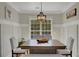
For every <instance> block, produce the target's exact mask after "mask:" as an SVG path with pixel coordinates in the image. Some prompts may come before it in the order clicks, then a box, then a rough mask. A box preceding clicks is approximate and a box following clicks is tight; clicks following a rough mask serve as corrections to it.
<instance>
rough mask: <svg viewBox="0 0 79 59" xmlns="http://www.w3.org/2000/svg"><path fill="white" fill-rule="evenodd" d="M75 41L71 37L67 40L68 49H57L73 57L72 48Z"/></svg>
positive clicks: (59, 52)
mask: <svg viewBox="0 0 79 59" xmlns="http://www.w3.org/2000/svg"><path fill="white" fill-rule="evenodd" d="M73 43H74V39H73V38H72V37H70V38H69V39H68V42H67V45H68V46H67V48H66V49H57V53H58V54H61V55H65V56H71V57H72V49H73Z"/></svg>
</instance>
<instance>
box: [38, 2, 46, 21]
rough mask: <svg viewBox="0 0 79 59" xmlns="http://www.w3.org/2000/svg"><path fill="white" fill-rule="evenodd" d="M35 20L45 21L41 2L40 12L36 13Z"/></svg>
mask: <svg viewBox="0 0 79 59" xmlns="http://www.w3.org/2000/svg"><path fill="white" fill-rule="evenodd" d="M37 20H39V21H45V20H46V15H44V14H43V12H42V2H41V12H40V13H39V14H38V15H37Z"/></svg>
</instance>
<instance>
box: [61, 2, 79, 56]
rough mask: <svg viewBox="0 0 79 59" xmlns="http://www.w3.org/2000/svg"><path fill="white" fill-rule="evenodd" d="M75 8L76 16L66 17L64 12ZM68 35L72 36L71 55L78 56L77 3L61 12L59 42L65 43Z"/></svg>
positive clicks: (78, 22)
mask: <svg viewBox="0 0 79 59" xmlns="http://www.w3.org/2000/svg"><path fill="white" fill-rule="evenodd" d="M74 8H77V16H74V17H71V18H69V19H67V18H66V12H68V11H69V10H71V9H74ZM69 37H72V38H74V45H73V56H74V57H76V56H79V3H76V4H74V5H73V6H72V7H70V8H69V9H67V10H66V11H65V12H64V13H63V24H62V39H61V42H63V43H65V44H66V45H67V40H68V38H69Z"/></svg>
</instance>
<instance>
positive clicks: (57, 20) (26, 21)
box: [19, 14, 63, 40]
mask: <svg viewBox="0 0 79 59" xmlns="http://www.w3.org/2000/svg"><path fill="white" fill-rule="evenodd" d="M19 19H20V21H19V22H20V24H21V25H22V26H21V31H22V34H21V35H22V37H24V38H25V39H30V20H32V19H36V15H27V14H20V18H19ZM47 19H51V20H52V38H53V39H58V40H60V39H61V35H60V34H61V26H60V25H61V24H62V23H63V21H62V14H52V15H47Z"/></svg>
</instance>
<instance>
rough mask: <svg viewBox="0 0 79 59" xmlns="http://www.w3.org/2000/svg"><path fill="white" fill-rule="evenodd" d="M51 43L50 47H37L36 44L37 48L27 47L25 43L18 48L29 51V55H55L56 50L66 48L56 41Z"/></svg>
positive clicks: (33, 46)
mask: <svg viewBox="0 0 79 59" xmlns="http://www.w3.org/2000/svg"><path fill="white" fill-rule="evenodd" d="M51 41H52V43H51V45H42V46H39V44H38V43H37V46H35V45H29V44H28V43H27V42H26V41H25V42H23V43H22V44H21V45H20V46H19V47H20V48H22V49H29V50H30V54H56V53H57V49H65V48H66V46H65V45H64V44H63V43H61V42H60V41H58V40H51ZM40 44H41V43H40Z"/></svg>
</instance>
